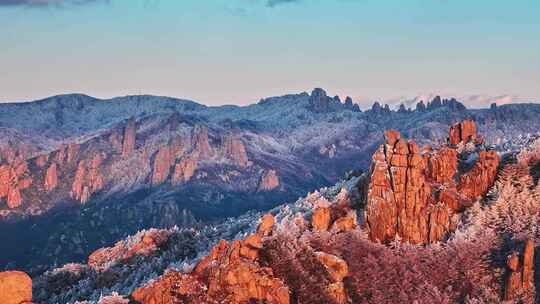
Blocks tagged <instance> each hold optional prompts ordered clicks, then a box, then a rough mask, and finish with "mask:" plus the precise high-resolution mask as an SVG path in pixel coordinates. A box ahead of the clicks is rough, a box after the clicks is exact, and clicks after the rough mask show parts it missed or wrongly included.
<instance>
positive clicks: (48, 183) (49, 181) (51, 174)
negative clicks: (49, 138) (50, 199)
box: [44, 163, 58, 192]
mask: <svg viewBox="0 0 540 304" xmlns="http://www.w3.org/2000/svg"><path fill="white" fill-rule="evenodd" d="M57 186H58V165H57V164H56V163H52V164H51V165H50V166H49V168H48V169H47V172H45V184H44V187H45V191H47V192H50V191H52V190H54V189H55V188H56V187H57Z"/></svg>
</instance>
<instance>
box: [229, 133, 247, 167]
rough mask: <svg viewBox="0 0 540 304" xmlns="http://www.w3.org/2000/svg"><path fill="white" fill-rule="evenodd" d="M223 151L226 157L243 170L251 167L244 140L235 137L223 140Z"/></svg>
mask: <svg viewBox="0 0 540 304" xmlns="http://www.w3.org/2000/svg"><path fill="white" fill-rule="evenodd" d="M223 150H224V153H225V157H226V158H228V159H230V160H232V161H233V163H234V164H235V165H237V166H239V167H241V168H245V167H247V166H249V165H250V162H249V159H248V155H247V152H246V147H245V146H244V143H243V142H242V140H240V139H239V138H237V137H234V136H226V137H225V138H224V139H223Z"/></svg>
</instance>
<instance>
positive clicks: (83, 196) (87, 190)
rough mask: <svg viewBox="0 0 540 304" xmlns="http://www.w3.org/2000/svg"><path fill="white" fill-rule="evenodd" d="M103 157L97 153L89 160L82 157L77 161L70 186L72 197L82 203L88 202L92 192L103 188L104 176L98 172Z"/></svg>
mask: <svg viewBox="0 0 540 304" xmlns="http://www.w3.org/2000/svg"><path fill="white" fill-rule="evenodd" d="M104 159H105V157H104V155H102V154H101V153H98V154H96V155H95V156H94V157H93V158H92V160H91V161H90V162H88V161H87V160H84V159H83V160H81V161H80V162H79V165H78V167H77V171H76V173H75V179H74V181H73V185H72V187H71V197H72V198H73V199H75V200H77V201H79V202H81V203H83V204H84V203H86V202H88V200H89V199H90V197H91V196H92V194H94V193H96V192H97V191H99V190H101V189H102V188H103V186H104V178H103V176H102V174H101V172H100V166H101V164H102V163H103V161H104Z"/></svg>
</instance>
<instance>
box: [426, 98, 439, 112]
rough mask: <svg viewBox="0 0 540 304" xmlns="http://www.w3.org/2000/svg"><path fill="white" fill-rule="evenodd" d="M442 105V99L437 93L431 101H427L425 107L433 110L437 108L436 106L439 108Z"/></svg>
mask: <svg viewBox="0 0 540 304" xmlns="http://www.w3.org/2000/svg"><path fill="white" fill-rule="evenodd" d="M440 107H442V99H441V96H439V95H437V96H435V97H434V98H433V99H432V100H431V102H428V104H427V108H428V110H434V109H437V108H440Z"/></svg>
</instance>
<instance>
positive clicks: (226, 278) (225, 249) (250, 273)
mask: <svg viewBox="0 0 540 304" xmlns="http://www.w3.org/2000/svg"><path fill="white" fill-rule="evenodd" d="M262 247H263V244H262V242H261V240H260V236H258V235H252V236H250V237H248V238H247V239H246V240H243V241H235V242H233V243H232V244H230V245H229V244H228V243H227V242H225V241H221V242H220V243H219V244H218V245H216V246H215V247H214V248H213V249H212V252H211V253H210V254H209V255H208V256H206V257H205V258H203V259H202V260H201V261H200V262H199V264H198V265H197V267H196V268H195V269H194V271H193V272H192V273H190V274H180V273H178V272H169V273H167V274H165V275H164V276H163V277H161V278H160V279H159V280H157V281H155V282H154V283H152V284H151V285H148V286H145V287H143V288H140V289H138V290H136V291H135V292H134V293H133V294H132V298H133V299H134V300H136V301H138V302H140V303H142V304H150V303H152V304H162V303H163V304H164V303H176V302H175V301H180V302H185V303H231V304H241V303H242V304H243V303H251V302H255V303H269V304H288V303H290V300H289V297H290V296H289V288H288V287H287V286H286V285H285V284H284V283H283V282H282V281H281V280H279V279H276V278H274V276H273V272H272V269H270V268H265V267H261V266H260V265H259V264H258V262H257V261H256V260H257V259H256V258H253V255H251V253H249V254H246V253H245V252H244V251H243V250H244V249H243V248H247V249H249V250H253V251H257V252H258V250H260V249H261V248H262ZM257 254H258V253H257Z"/></svg>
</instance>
